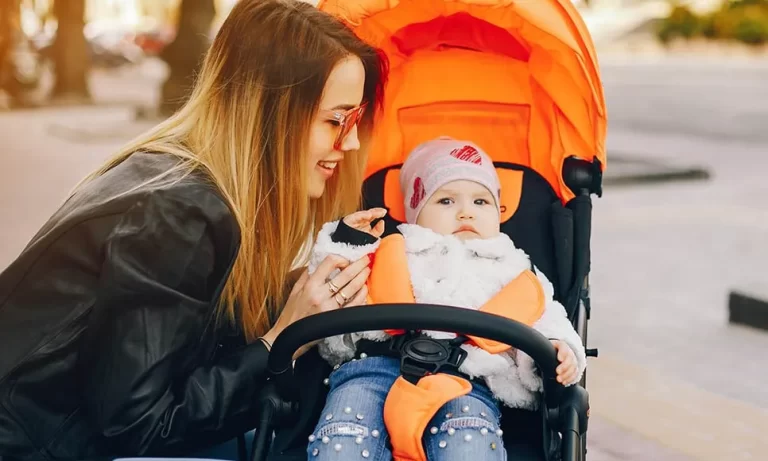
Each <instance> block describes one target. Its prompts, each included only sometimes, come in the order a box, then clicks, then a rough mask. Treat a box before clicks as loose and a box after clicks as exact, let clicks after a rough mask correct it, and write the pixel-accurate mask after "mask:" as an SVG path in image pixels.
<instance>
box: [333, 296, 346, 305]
mask: <svg viewBox="0 0 768 461" xmlns="http://www.w3.org/2000/svg"><path fill="white" fill-rule="evenodd" d="M333 300H334V301H336V303H337V304H338V305H339V307H341V306H343V305H344V304H346V303H347V302H346V301H344V302H341V301H339V293H336V294H335V295H333Z"/></svg>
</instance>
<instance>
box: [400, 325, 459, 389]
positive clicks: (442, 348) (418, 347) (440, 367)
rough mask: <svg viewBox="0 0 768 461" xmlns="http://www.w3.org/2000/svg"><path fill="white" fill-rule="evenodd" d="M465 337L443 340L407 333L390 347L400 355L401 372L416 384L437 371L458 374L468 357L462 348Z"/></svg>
mask: <svg viewBox="0 0 768 461" xmlns="http://www.w3.org/2000/svg"><path fill="white" fill-rule="evenodd" d="M465 341H466V338H461V339H459V338H457V340H440V339H434V338H430V337H429V336H426V335H424V334H421V333H415V332H408V333H407V334H404V335H400V336H397V337H396V338H394V340H393V341H392V342H391V343H390V347H391V348H392V349H393V350H394V351H397V352H398V353H399V355H400V373H401V374H402V375H403V378H405V379H406V380H407V381H409V382H411V383H413V384H416V383H417V382H418V381H419V380H420V379H421V378H423V377H424V376H427V375H431V374H436V373H451V374H458V373H459V367H460V366H461V364H462V363H463V362H464V360H465V359H466V358H467V351H465V350H464V349H462V348H461V347H459V346H460V345H461V343H463V342H465Z"/></svg>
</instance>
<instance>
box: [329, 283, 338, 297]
mask: <svg viewBox="0 0 768 461" xmlns="http://www.w3.org/2000/svg"><path fill="white" fill-rule="evenodd" d="M327 283H328V291H330V292H331V293H332V294H336V293H338V292H339V287H337V286H336V285H334V283H333V281H332V280H328V282H327Z"/></svg>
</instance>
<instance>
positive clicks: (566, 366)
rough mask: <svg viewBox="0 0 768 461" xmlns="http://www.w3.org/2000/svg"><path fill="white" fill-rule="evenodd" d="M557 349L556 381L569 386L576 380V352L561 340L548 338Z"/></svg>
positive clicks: (577, 372)
mask: <svg viewBox="0 0 768 461" xmlns="http://www.w3.org/2000/svg"><path fill="white" fill-rule="evenodd" d="M550 341H552V344H553V345H554V346H555V349H556V350H557V360H558V361H559V362H560V366H558V367H557V370H556V371H557V382H558V383H560V384H562V385H564V386H569V385H571V384H573V383H575V382H576V377H577V376H578V374H579V367H578V365H577V363H576V354H574V353H573V349H571V347H570V346H569V345H568V344H566V343H565V342H563V341H559V340H550Z"/></svg>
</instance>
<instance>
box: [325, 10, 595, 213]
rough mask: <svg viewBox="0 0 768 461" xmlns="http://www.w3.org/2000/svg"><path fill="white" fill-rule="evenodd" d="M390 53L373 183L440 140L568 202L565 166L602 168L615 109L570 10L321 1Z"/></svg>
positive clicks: (576, 16)
mask: <svg viewBox="0 0 768 461" xmlns="http://www.w3.org/2000/svg"><path fill="white" fill-rule="evenodd" d="M318 8H320V9H322V10H324V11H327V12H329V13H331V14H334V15H336V16H337V17H340V18H342V19H343V20H344V21H345V22H346V23H348V24H349V25H350V26H351V27H352V28H353V29H354V30H355V33H356V34H357V35H358V36H359V37H361V38H362V39H364V40H366V41H367V42H369V43H370V44H372V45H374V46H376V47H378V48H380V49H381V50H382V51H383V52H384V53H386V55H387V57H388V58H389V62H390V79H389V82H388V84H387V90H386V95H385V100H384V113H383V114H381V117H380V119H379V120H380V122H379V123H378V124H377V130H376V133H375V134H374V136H375V137H374V144H373V146H372V148H371V151H370V155H369V160H368V167H367V171H366V176H370V175H372V174H374V173H376V172H378V171H380V170H382V169H384V168H387V167H391V166H393V165H398V164H400V163H402V162H403V160H404V158H405V156H406V155H407V154H408V152H410V150H411V149H412V148H413V147H415V146H416V145H418V144H419V143H421V142H423V141H426V140H429V139H432V138H436V137H438V136H444V135H445V136H452V137H454V138H458V139H469V140H472V141H474V142H476V143H477V144H478V145H480V146H481V147H483V148H484V149H485V150H486V151H487V152H488V153H489V155H491V157H492V158H493V159H494V161H495V162H502V163H503V162H509V163H516V164H520V165H525V166H529V167H531V168H532V169H534V170H535V171H537V172H538V173H539V174H541V175H542V176H543V177H544V178H545V179H546V180H547V181H548V182H549V183H550V185H552V187H553V189H554V190H555V191H556V192H557V194H558V195H559V196H560V198H561V199H562V200H563V201H567V200H569V199H570V198H572V197H573V193H572V192H571V191H570V190H569V189H568V188H567V187H566V186H565V184H564V183H563V179H562V165H563V161H564V159H565V158H568V157H571V156H576V157H580V158H582V159H586V160H590V161H592V160H594V159H597V160H599V161H600V163H601V165H602V166H603V167H604V166H605V164H606V158H605V157H606V156H605V135H606V109H605V100H604V97H603V89H602V85H601V82H600V74H599V69H598V65H597V57H596V52H595V48H594V45H593V43H592V40H591V37H590V36H589V33H588V31H587V28H586V26H585V24H584V22H583V21H582V19H581V17H580V15H579V13H578V11H577V10H576V8H575V7H574V6H573V5H572V4H571V2H570V0H320V2H319V4H318Z"/></svg>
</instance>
